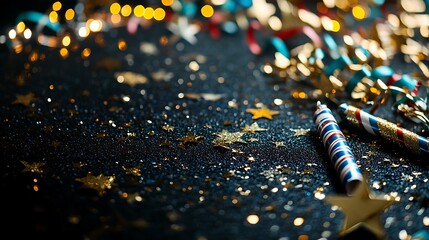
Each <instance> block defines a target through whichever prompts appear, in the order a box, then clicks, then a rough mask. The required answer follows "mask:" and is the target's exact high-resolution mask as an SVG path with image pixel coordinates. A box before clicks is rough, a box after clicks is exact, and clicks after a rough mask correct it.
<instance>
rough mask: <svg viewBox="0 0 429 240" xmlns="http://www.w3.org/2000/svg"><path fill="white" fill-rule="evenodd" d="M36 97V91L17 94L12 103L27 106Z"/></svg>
mask: <svg viewBox="0 0 429 240" xmlns="http://www.w3.org/2000/svg"><path fill="white" fill-rule="evenodd" d="M34 100H36V98H35V97H34V93H32V92H30V93H27V94H24V95H22V94H16V100H15V101H13V102H12V104H22V105H24V106H26V107H28V106H30V104H31V103H32V102H34Z"/></svg>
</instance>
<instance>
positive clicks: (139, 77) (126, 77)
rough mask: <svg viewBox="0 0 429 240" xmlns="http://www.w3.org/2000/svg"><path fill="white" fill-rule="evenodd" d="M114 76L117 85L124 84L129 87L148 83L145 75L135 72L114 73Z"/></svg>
mask: <svg viewBox="0 0 429 240" xmlns="http://www.w3.org/2000/svg"><path fill="white" fill-rule="evenodd" d="M114 76H115V78H116V81H118V83H125V84H128V85H130V86H131V87H133V86H135V85H137V84H145V83H147V82H148V80H147V77H146V76H145V75H143V74H140V73H135V72H116V73H115V74H114Z"/></svg>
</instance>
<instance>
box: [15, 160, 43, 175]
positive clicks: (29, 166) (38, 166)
mask: <svg viewBox="0 0 429 240" xmlns="http://www.w3.org/2000/svg"><path fill="white" fill-rule="evenodd" d="M20 162H21V163H22V164H23V165H24V167H25V168H24V169H23V170H22V172H32V173H43V169H42V167H43V166H44V165H45V163H42V162H32V163H30V162H27V161H24V160H21V161H20Z"/></svg>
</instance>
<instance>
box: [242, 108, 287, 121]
mask: <svg viewBox="0 0 429 240" xmlns="http://www.w3.org/2000/svg"><path fill="white" fill-rule="evenodd" d="M246 111H247V112H249V113H251V114H252V115H253V116H252V119H259V118H266V119H269V120H273V115H277V114H279V113H280V112H279V111H274V110H270V109H268V108H266V107H262V108H258V109H256V108H249V109H247V110H246Z"/></svg>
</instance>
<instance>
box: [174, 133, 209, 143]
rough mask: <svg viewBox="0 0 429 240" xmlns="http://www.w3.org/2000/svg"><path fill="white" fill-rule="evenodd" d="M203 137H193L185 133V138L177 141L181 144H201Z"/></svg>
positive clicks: (191, 134) (193, 135)
mask: <svg viewBox="0 0 429 240" xmlns="http://www.w3.org/2000/svg"><path fill="white" fill-rule="evenodd" d="M203 138H204V136H200V135H195V134H193V133H190V132H188V133H186V136H184V137H181V138H178V139H177V140H179V141H182V142H183V144H186V143H197V142H201V140H203Z"/></svg>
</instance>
